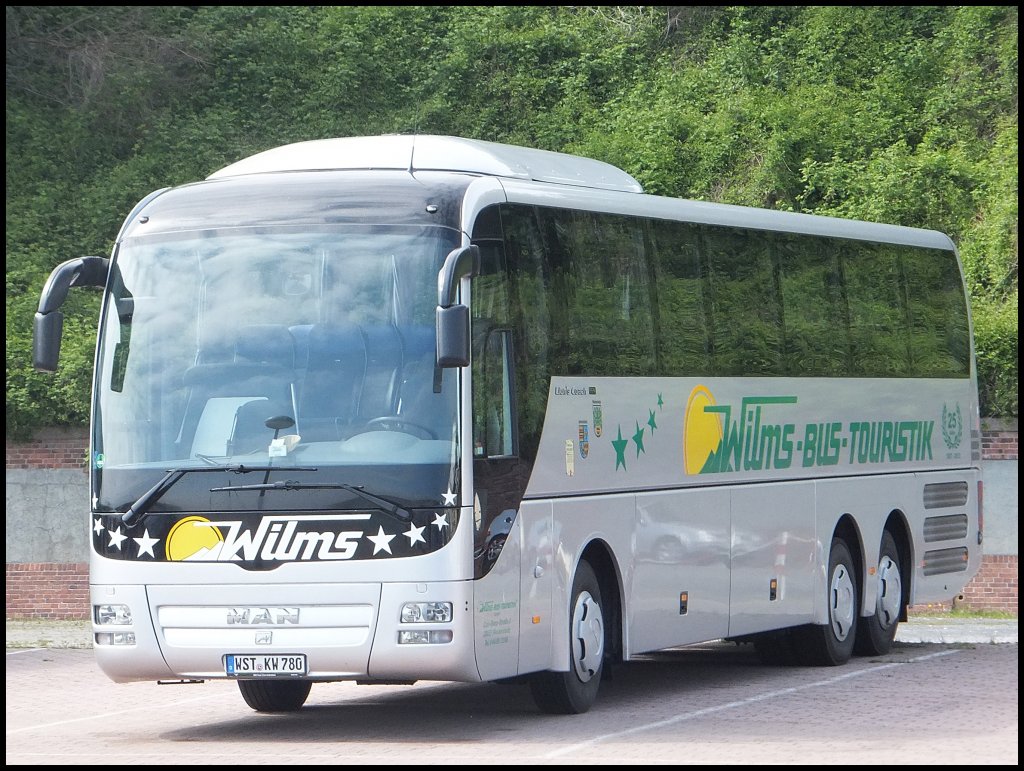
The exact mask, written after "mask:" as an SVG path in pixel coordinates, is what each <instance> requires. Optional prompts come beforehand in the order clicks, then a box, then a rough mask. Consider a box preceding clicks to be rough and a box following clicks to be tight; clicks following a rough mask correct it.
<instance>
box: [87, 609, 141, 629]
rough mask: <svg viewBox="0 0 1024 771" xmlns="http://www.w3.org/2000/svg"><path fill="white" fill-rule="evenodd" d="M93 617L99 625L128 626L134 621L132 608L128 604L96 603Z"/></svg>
mask: <svg viewBox="0 0 1024 771" xmlns="http://www.w3.org/2000/svg"><path fill="white" fill-rule="evenodd" d="M93 618H95V619H96V624H97V626H112V625H116V626H128V625H129V624H131V623H132V610H131V608H129V607H128V606H127V605H94V606H93Z"/></svg>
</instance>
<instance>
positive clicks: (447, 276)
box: [436, 245, 480, 367]
mask: <svg viewBox="0 0 1024 771" xmlns="http://www.w3.org/2000/svg"><path fill="white" fill-rule="evenodd" d="M479 272H480V247H478V246H472V245H471V246H462V247H459V248H458V249H453V250H452V251H451V252H449V253H448V256H447V257H446V258H445V261H444V265H443V266H442V267H441V270H440V272H439V273H438V274H437V316H436V317H437V366H439V367H466V366H468V365H469V308H467V307H466V306H465V305H456V304H455V298H456V296H457V295H458V291H459V283H460V282H461V281H462V279H463V278H466V277H467V276H475V275H477V274H478V273H479Z"/></svg>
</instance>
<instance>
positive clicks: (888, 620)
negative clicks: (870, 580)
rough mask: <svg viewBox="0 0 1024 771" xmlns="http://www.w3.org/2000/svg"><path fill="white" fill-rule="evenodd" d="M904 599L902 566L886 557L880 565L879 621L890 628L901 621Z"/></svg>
mask: <svg viewBox="0 0 1024 771" xmlns="http://www.w3.org/2000/svg"><path fill="white" fill-rule="evenodd" d="M902 599H903V579H902V578H901V577H900V566H899V565H898V564H897V563H896V561H895V560H894V559H893V558H892V557H890V556H888V555H885V556H883V557H882V559H881V561H880V562H879V563H878V621H879V623H881V624H882V626H884V627H890V626H892V625H893V624H895V623H896V622H897V620H899V613H900V604H901V602H902Z"/></svg>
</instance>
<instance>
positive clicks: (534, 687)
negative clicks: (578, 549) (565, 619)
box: [530, 562, 607, 715]
mask: <svg viewBox="0 0 1024 771" xmlns="http://www.w3.org/2000/svg"><path fill="white" fill-rule="evenodd" d="M569 610H570V618H569V671H568V672H540V673H538V674H536V675H533V676H532V677H531V678H530V692H531V693H532V694H533V700H534V702H536V704H537V707H538V708H539V709H540V710H541V712H546V713H548V714H551V715H578V714H581V713H583V712H586V711H587V710H589V709H590V708H591V707H592V706H593V704H594V702H595V701H596V699H597V690H598V688H599V687H600V685H601V675H602V672H603V671H604V656H605V650H606V648H607V645H606V639H605V628H604V611H603V609H602V605H601V586H600V584H598V582H597V575H596V574H595V573H594V569H593V568H592V567H590V563H588V562H581V563H580V564H579V567H578V568H577V569H576V576H575V577H574V578H573V582H572V604H571V605H570V608H569Z"/></svg>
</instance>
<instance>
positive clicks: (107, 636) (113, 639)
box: [96, 632, 135, 645]
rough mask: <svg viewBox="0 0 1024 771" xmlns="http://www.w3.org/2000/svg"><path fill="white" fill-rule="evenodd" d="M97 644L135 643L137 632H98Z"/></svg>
mask: <svg viewBox="0 0 1024 771" xmlns="http://www.w3.org/2000/svg"><path fill="white" fill-rule="evenodd" d="M96 644H97V645H135V632H97V633H96Z"/></svg>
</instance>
